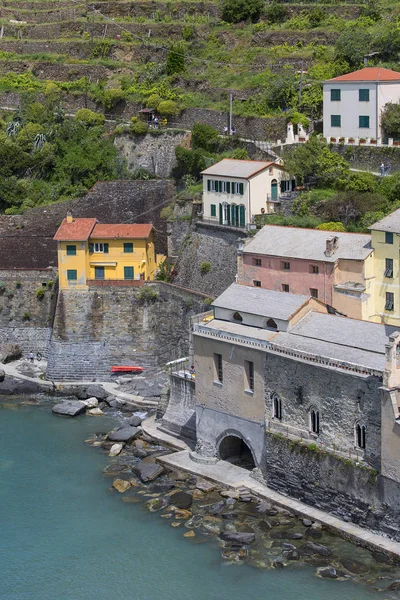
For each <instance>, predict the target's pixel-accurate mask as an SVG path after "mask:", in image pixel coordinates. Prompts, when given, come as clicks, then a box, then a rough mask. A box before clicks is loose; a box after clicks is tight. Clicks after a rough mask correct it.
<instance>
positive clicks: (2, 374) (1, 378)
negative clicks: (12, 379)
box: [0, 369, 6, 383]
mask: <svg viewBox="0 0 400 600" xmlns="http://www.w3.org/2000/svg"><path fill="white" fill-rule="evenodd" d="M5 376H6V373H5V371H4V370H3V369H0V383H1V382H2V381H4V379H5Z"/></svg>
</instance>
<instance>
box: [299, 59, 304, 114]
mask: <svg viewBox="0 0 400 600" xmlns="http://www.w3.org/2000/svg"><path fill="white" fill-rule="evenodd" d="M302 94H303V61H301V71H300V85H299V108H300V107H301V96H302Z"/></svg>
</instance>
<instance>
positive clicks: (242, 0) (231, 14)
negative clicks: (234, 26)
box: [222, 0, 264, 23]
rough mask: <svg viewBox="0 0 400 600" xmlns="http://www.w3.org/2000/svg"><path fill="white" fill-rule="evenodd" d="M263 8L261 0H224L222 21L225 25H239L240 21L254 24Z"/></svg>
mask: <svg viewBox="0 0 400 600" xmlns="http://www.w3.org/2000/svg"><path fill="white" fill-rule="evenodd" d="M263 6H264V2H263V0H224V1H223V4H222V19H223V20H224V21H226V22H227V23H240V21H251V22H252V23H256V21H258V19H259V18H260V15H261V11H262V9H263Z"/></svg>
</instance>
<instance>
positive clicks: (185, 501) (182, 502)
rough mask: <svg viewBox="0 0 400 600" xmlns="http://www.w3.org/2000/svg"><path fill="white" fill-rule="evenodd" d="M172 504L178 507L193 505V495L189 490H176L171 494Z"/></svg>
mask: <svg viewBox="0 0 400 600" xmlns="http://www.w3.org/2000/svg"><path fill="white" fill-rule="evenodd" d="M170 499H171V504H173V505H174V506H176V507H177V508H190V507H191V506H192V502H193V497H192V494H188V492H176V493H175V494H172V496H170Z"/></svg>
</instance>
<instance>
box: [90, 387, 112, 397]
mask: <svg viewBox="0 0 400 600" xmlns="http://www.w3.org/2000/svg"><path fill="white" fill-rule="evenodd" d="M86 392H87V395H88V396H94V397H95V398H97V400H105V399H106V398H108V396H109V393H108V392H106V391H105V390H104V389H103V388H102V387H101V385H89V387H88V388H87V389H86Z"/></svg>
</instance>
